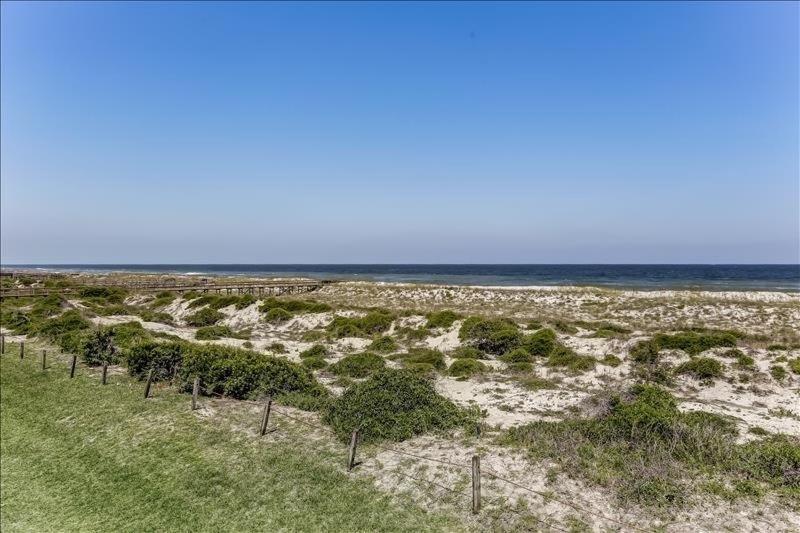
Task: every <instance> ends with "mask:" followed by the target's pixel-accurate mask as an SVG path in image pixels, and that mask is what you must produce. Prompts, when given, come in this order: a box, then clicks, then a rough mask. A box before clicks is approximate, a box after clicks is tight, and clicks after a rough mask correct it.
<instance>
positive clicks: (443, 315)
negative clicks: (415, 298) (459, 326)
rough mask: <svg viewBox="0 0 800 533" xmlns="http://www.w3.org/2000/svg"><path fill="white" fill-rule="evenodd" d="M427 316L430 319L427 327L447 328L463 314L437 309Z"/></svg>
mask: <svg viewBox="0 0 800 533" xmlns="http://www.w3.org/2000/svg"><path fill="white" fill-rule="evenodd" d="M425 318H427V319H428V322H427V324H426V327H429V328H445V329H447V328H449V327H451V326H452V325H453V323H454V322H455V321H456V320H458V319H459V318H461V315H459V314H458V313H456V312H454V311H436V312H433V313H428V314H427V315H426V317H425Z"/></svg>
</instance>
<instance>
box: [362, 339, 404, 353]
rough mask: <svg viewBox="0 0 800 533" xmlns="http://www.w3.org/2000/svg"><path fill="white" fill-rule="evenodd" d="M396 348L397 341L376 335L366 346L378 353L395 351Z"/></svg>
mask: <svg viewBox="0 0 800 533" xmlns="http://www.w3.org/2000/svg"><path fill="white" fill-rule="evenodd" d="M397 348H398V346H397V343H396V342H395V340H394V339H393V338H392V337H378V338H376V339H375V340H374V341H372V343H370V345H369V346H367V350H372V351H374V352H380V353H391V352H394V351H397Z"/></svg>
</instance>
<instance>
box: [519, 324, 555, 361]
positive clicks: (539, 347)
mask: <svg viewBox="0 0 800 533" xmlns="http://www.w3.org/2000/svg"><path fill="white" fill-rule="evenodd" d="M557 344H558V341H556V334H555V333H554V332H553V330H552V329H541V330H539V331H537V332H536V333H534V334H532V335H526V336H525V337H523V338H522V342H521V343H520V345H521V346H522V348H523V349H525V350H526V351H527V352H528V353H529V354H531V355H533V356H536V357H547V356H548V355H550V353H551V352H552V351H553V350H554V349H555V347H556V345H557Z"/></svg>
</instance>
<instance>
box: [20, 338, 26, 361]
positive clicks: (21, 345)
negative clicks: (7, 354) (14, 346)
mask: <svg viewBox="0 0 800 533" xmlns="http://www.w3.org/2000/svg"><path fill="white" fill-rule="evenodd" d="M23 357H25V341H19V360H20V361H22V358H23Z"/></svg>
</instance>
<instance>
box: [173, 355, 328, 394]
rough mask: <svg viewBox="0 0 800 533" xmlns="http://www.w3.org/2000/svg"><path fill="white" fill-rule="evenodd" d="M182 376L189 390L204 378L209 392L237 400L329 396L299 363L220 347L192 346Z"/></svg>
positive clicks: (185, 357) (185, 360)
mask: <svg viewBox="0 0 800 533" xmlns="http://www.w3.org/2000/svg"><path fill="white" fill-rule="evenodd" d="M180 375H181V381H182V383H183V385H184V387H185V388H187V389H189V388H191V383H192V381H193V380H194V377H195V376H200V379H201V382H202V385H203V387H204V390H205V391H207V392H209V393H215V394H224V395H225V396H230V397H232V398H237V399H241V398H251V397H255V396H257V395H259V394H269V395H271V396H277V395H278V394H280V393H286V392H302V393H307V394H312V395H324V394H326V391H325V389H324V387H322V386H321V385H320V384H319V383H317V381H316V380H315V379H314V376H313V374H311V371H310V370H308V369H307V368H304V367H303V366H301V365H299V364H297V363H293V362H290V361H288V360H286V359H284V358H278V357H272V356H269V355H265V354H261V353H257V352H252V351H249V350H242V349H239V348H232V347H230V346H222V345H218V344H191V345H190V347H189V349H188V350H187V351H186V353H185V354H184V358H183V366H182V368H181V373H180Z"/></svg>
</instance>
